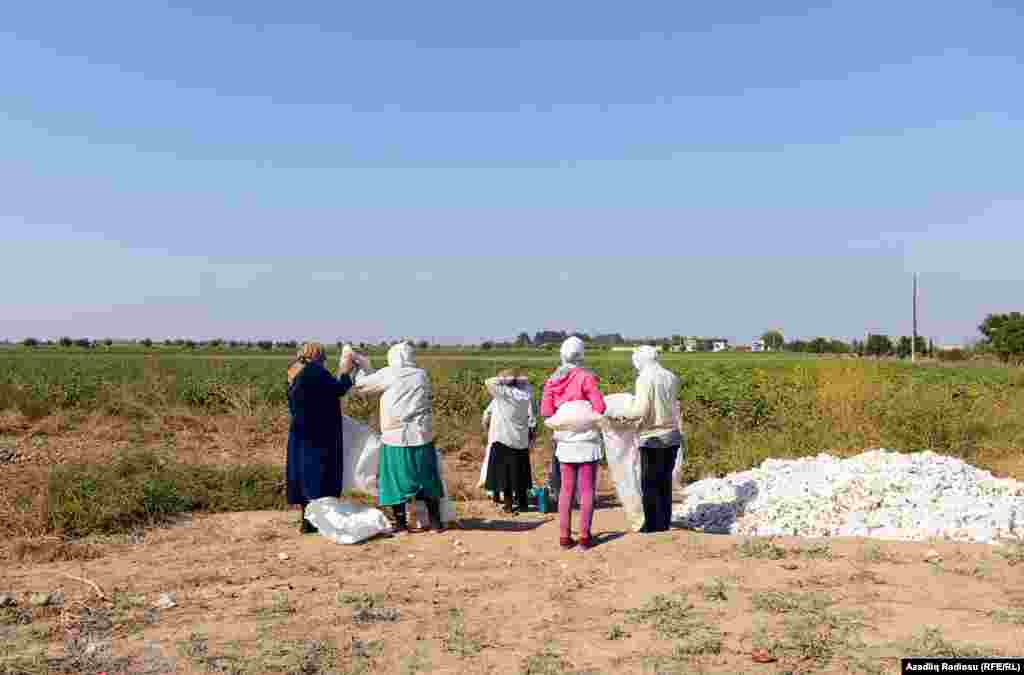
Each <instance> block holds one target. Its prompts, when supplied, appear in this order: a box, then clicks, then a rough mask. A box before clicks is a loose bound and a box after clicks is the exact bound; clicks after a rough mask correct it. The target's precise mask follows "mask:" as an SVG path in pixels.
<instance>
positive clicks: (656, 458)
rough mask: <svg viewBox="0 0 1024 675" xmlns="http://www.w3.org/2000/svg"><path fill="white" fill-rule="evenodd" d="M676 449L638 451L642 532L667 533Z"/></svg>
mask: <svg viewBox="0 0 1024 675" xmlns="http://www.w3.org/2000/svg"><path fill="white" fill-rule="evenodd" d="M678 453H679V446H678V445H676V446H673V447H670V448H640V485H641V489H642V490H643V502H644V527H643V530H642V531H643V532H667V531H668V529H669V527H670V526H671V524H672V469H674V468H675V465H676V455H677V454H678Z"/></svg>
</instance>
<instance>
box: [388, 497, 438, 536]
mask: <svg viewBox="0 0 1024 675" xmlns="http://www.w3.org/2000/svg"><path fill="white" fill-rule="evenodd" d="M416 499H422V500H423V501H424V502H426V504H427V513H428V514H429V515H430V527H431V528H433V529H435V530H439V529H441V525H442V523H441V500H440V499H437V498H436V497H424V496H423V493H422V492H421V493H420V494H418V495H416ZM391 512H392V513H393V514H394V516H395V523H397V525H398V528H399V529H402V530H405V529H408V527H409V517H408V515H407V514H406V505H405V504H396V505H395V506H392V507H391Z"/></svg>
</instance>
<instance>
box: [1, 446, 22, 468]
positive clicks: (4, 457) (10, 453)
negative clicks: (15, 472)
mask: <svg viewBox="0 0 1024 675" xmlns="http://www.w3.org/2000/svg"><path fill="white" fill-rule="evenodd" d="M17 456H18V453H17V452H15V450H14V448H0V464H10V463H11V462H13V461H14V459H15V458H16V457H17Z"/></svg>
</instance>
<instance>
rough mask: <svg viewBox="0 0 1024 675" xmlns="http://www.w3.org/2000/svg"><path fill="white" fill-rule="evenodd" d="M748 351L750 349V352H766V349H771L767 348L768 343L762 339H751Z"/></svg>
mask: <svg viewBox="0 0 1024 675" xmlns="http://www.w3.org/2000/svg"><path fill="white" fill-rule="evenodd" d="M750 351H752V352H767V351H771V350H770V349H769V348H768V345H767V344H765V341H764V340H761V339H757V340H753V341H751V343H750Z"/></svg>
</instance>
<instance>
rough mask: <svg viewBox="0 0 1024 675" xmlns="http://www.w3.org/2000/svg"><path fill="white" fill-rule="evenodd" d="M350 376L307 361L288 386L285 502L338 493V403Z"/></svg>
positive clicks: (348, 384) (346, 389)
mask: <svg viewBox="0 0 1024 675" xmlns="http://www.w3.org/2000/svg"><path fill="white" fill-rule="evenodd" d="M351 387H352V379H351V378H350V377H349V376H348V375H342V376H341V377H339V378H338V379H335V378H334V376H333V375H331V374H330V373H329V372H327V369H326V368H324V367H323V366H322V365H320V364H319V363H309V364H307V365H306V367H305V368H303V369H302V372H301V373H299V375H298V377H296V378H295V380H294V381H292V383H291V386H289V387H288V411H289V412H290V413H291V417H292V421H291V426H290V427H289V429H288V469H287V474H288V503H289V504H305V503H306V502H309V501H312V500H314V499H319V498H320V497H337V496H338V495H339V494H341V462H342V451H341V406H340V405H339V399H340V398H341V397H342V396H344V395H345V394H346V393H347V392H348V390H349V389H350V388H351Z"/></svg>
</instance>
